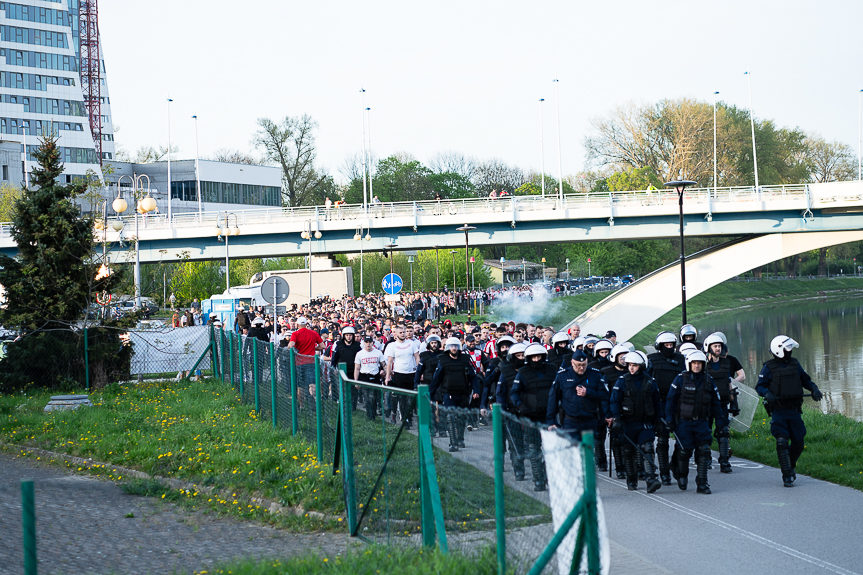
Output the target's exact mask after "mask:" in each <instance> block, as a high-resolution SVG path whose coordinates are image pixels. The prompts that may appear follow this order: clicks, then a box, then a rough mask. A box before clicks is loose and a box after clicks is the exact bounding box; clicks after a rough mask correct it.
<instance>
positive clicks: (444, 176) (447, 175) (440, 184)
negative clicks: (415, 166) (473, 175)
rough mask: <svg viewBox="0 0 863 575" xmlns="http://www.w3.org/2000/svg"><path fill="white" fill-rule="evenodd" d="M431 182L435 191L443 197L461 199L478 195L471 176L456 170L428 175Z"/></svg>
mask: <svg viewBox="0 0 863 575" xmlns="http://www.w3.org/2000/svg"><path fill="white" fill-rule="evenodd" d="M428 180H429V183H430V184H431V186H432V189H433V190H434V192H435V193H439V194H440V195H441V197H442V198H443V199H461V198H474V197H476V188H475V187H474V185H473V182H471V181H470V179H469V178H467V177H465V176H463V175H461V174H459V173H456V172H439V173H434V174H430V175H429V176H428Z"/></svg>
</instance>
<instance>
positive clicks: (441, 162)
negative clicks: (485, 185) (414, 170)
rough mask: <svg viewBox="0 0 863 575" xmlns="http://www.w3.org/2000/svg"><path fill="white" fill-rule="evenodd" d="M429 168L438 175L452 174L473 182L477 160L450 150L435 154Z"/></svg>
mask: <svg viewBox="0 0 863 575" xmlns="http://www.w3.org/2000/svg"><path fill="white" fill-rule="evenodd" d="M429 167H430V168H431V169H432V171H433V172H435V173H437V174H443V173H444V172H452V173H454V174H458V175H460V176H464V177H465V178H467V179H468V180H471V181H472V180H473V178H474V175H475V172H476V160H474V159H473V158H472V157H470V156H465V155H464V154H462V153H461V152H454V151H452V150H450V151H448V152H438V153H437V154H435V155H434V156H433V157H432V159H431V161H430V162H429Z"/></svg>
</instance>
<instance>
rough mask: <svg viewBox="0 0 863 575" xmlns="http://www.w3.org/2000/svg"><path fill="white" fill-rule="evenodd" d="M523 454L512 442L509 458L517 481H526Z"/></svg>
mask: <svg viewBox="0 0 863 575" xmlns="http://www.w3.org/2000/svg"><path fill="white" fill-rule="evenodd" d="M522 456H523V454H522V453H518V452H517V451H516V449H515V445H513V443H512V442H510V445H509V460H510V462H511V463H512V472H513V473H514V474H515V480H516V481H524V459H523V458H522Z"/></svg>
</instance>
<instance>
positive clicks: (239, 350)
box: [237, 334, 246, 399]
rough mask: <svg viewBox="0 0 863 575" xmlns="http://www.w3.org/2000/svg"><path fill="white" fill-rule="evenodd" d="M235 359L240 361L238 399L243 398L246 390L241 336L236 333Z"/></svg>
mask: <svg viewBox="0 0 863 575" xmlns="http://www.w3.org/2000/svg"><path fill="white" fill-rule="evenodd" d="M237 360H238V361H239V362H240V366H239V371H240V399H243V397H244V394H245V391H246V381H245V380H246V374H245V373H243V336H242V335H240V334H237Z"/></svg>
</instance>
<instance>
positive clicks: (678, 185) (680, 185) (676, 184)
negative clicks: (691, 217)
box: [665, 180, 695, 324]
mask: <svg viewBox="0 0 863 575" xmlns="http://www.w3.org/2000/svg"><path fill="white" fill-rule="evenodd" d="M665 185H666V186H668V187H669V188H674V189H675V190H676V191H677V198H678V201H677V203H678V206H680V301H681V306H682V312H683V314H682V315H683V323H684V324H685V323H686V250H685V249H684V247H683V192H684V191H685V190H686V187H687V186H694V185H695V182H693V181H692V180H674V181H671V182H665Z"/></svg>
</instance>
